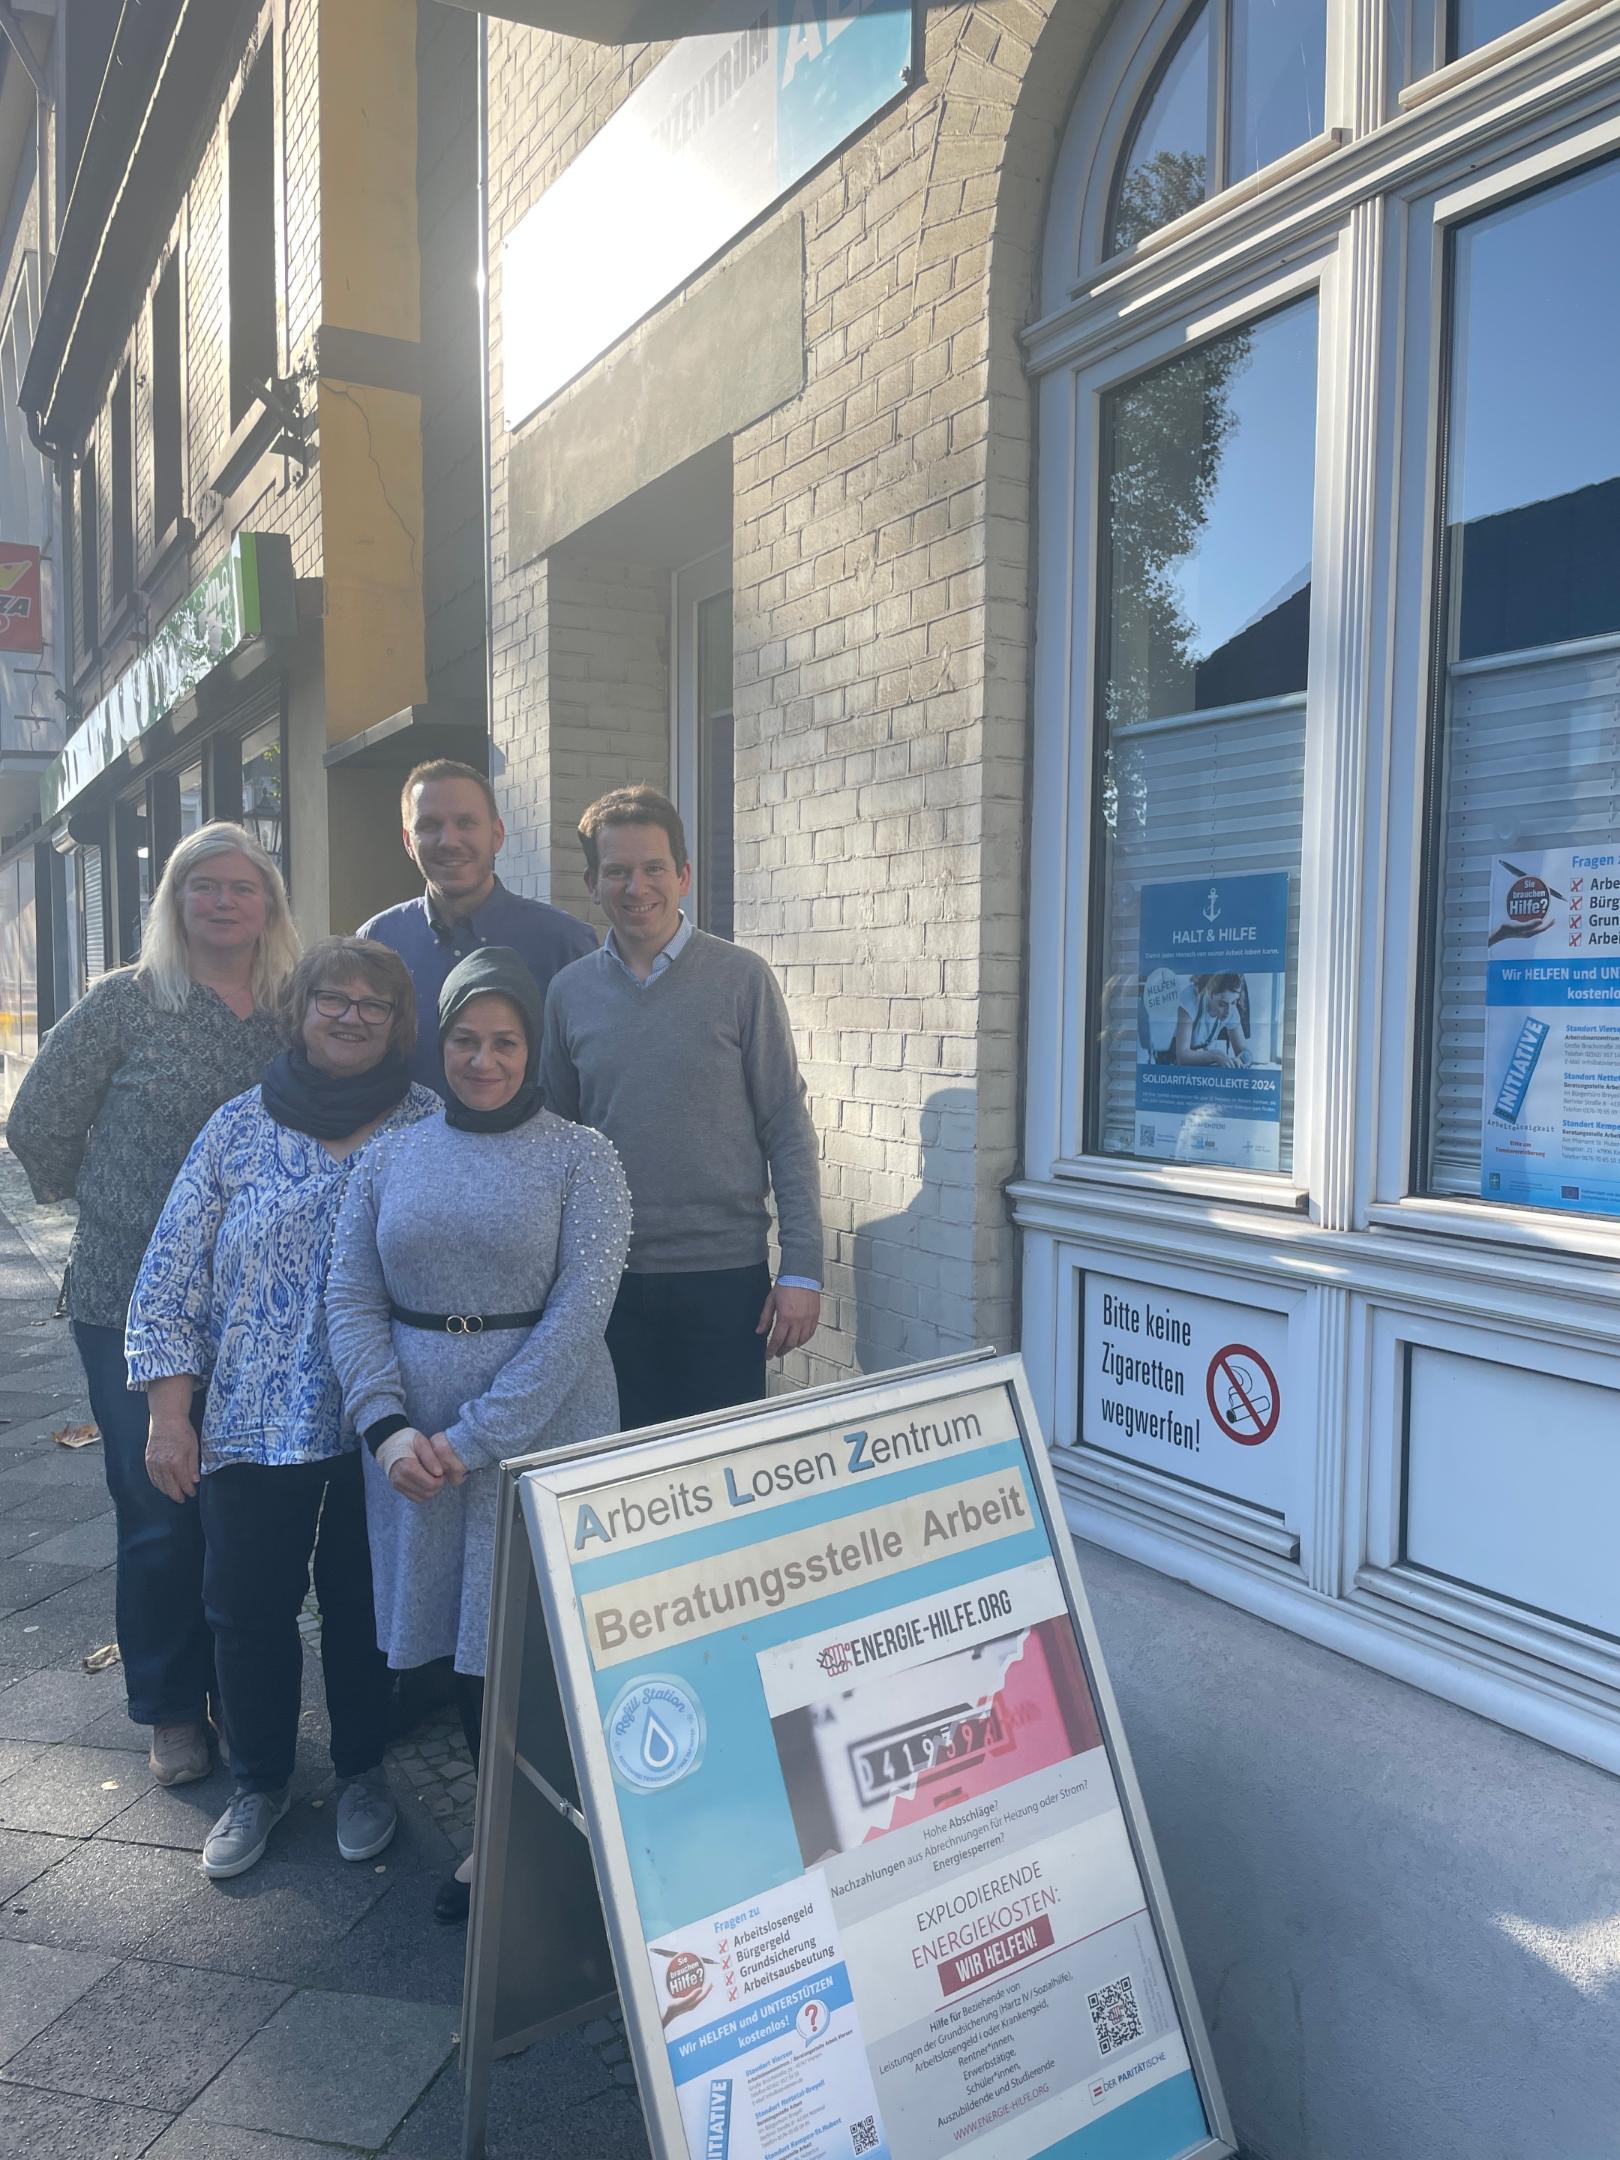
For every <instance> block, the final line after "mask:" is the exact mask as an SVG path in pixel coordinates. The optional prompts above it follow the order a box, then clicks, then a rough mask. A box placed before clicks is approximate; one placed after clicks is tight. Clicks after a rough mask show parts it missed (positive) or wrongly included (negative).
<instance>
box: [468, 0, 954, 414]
mask: <svg viewBox="0 0 1620 2160" xmlns="http://www.w3.org/2000/svg"><path fill="white" fill-rule="evenodd" d="M740 14H741V11H740V10H739V9H738V8H737V7H736V6H735V5H733V4H722V5H719V6H716V7H714V8H712V9H711V10H710V12H709V18H708V19H709V21H710V22H711V23H713V24H714V25H715V27H714V28H713V29H710V30H707V31H704V32H703V33H701V34H700V35H698V36H696V37H688V38H682V39H680V40H679V41H678V43H677V44H676V45H675V47H674V49H673V50H672V51H671V52H670V53H669V54H668V55H667V56H666V57H665V58H664V59H663V60H661V61H660V62H659V64H658V66H657V67H655V68H654V69H653V71H652V73H651V74H650V75H649V76H648V77H647V79H646V81H645V82H643V83H642V84H641V85H640V87H639V88H638V89H636V90H635V91H633V92H632V93H631V95H630V96H629V97H628V98H627V99H626V100H625V102H624V104H623V105H621V106H620V108H619V110H618V111H617V112H616V113H615V114H614V115H613V117H612V119H611V120H609V121H608V122H607V123H606V125H605V126H604V127H603V128H602V129H601V131H600V132H599V133H598V134H597V135H596V136H595V137H594V138H593V139H592V140H591V142H590V143H588V144H587V146H586V147H585V149H584V150H583V151H581V153H580V155H579V156H578V157H577V158H575V159H574V161H573V163H572V164H571V165H569V166H567V167H566V168H565V170H564V171H563V172H562V174H561V175H560V176H559V177H558V179H556V180H555V181H554V182H553V183H552V185H551V186H550V187H549V188H548V189H547V190H546V192H545V194H544V195H543V196H541V198H540V200H539V202H537V203H536V204H535V206H534V208H533V209H532V210H531V211H530V212H529V214H528V215H527V217H525V218H524V219H523V220H522V221H521V223H520V224H518V225H517V226H516V228H515V229H514V230H513V231H512V232H511V233H510V234H509V235H508V236H507V241H506V248H505V252H504V255H503V257H502V265H501V293H502V298H501V309H502V321H503V334H502V364H503V367H504V369H505V375H506V424H507V426H508V427H516V426H518V424H519V423H520V422H521V421H523V420H526V419H527V418H528V416H529V415H530V414H531V413H532V412H535V411H537V410H538V409H539V407H540V406H542V405H543V404H545V402H546V400H547V399H548V398H550V397H553V396H555V394H556V393H557V391H559V390H560V389H561V388H562V387H563V385H564V384H565V383H567V382H569V381H571V380H572V379H573V377H574V376H575V375H577V374H578V373H579V372H580V370H581V368H584V367H587V366H589V364H590V362H591V361H593V360H594V359H595V358H596V357H597V355H598V354H600V353H604V352H606V351H607V349H608V347H609V346H610V345H614V344H616V343H617V342H618V340H619V339H620V338H621V337H622V336H623V335H624V333H625V332H626V331H627V330H629V329H630V328H632V326H633V325H634V324H636V323H638V322H639V321H640V320H641V318H642V316H644V315H645V314H647V313H648V312H649V311H650V310H651V309H653V308H655V307H656V306H657V305H658V303H659V302H660V301H661V300H664V299H666V298H667V297H668V296H669V294H670V293H672V292H674V291H675V290H676V288H677V287H678V286H680V285H683V284H685V283H686V281H687V279H688V278H690V277H692V276H693V275H694V274H695V273H696V272H697V271H698V270H700V269H702V267H703V265H704V264H705V263H706V262H708V261H710V260H711V259H712V258H713V257H714V256H716V255H718V254H720V253H721V251H722V250H723V249H724V248H726V247H728V246H729V245H730V243H731V242H732V241H733V240H734V239H735V238H736V237H737V235H738V234H739V233H740V232H742V231H743V230H744V229H745V228H746V227H747V226H749V225H751V224H752V223H753V222H754V220H755V219H756V218H758V217H761V216H762V215H763V214H764V213H765V211H767V210H768V209H770V207H771V205H772V204H773V203H776V202H779V201H780V200H781V199H782V197H783V196H784V195H786V194H788V193H789V191H790V190H791V189H793V188H795V187H796V186H797V185H798V183H799V182H800V181H801V180H802V179H803V178H804V176H805V175H806V173H809V172H812V171H813V170H814V169H815V167H816V166H817V165H819V164H820V163H821V162H822V160H823V159H824V158H827V157H830V156H831V155H832V153H833V152H834V151H835V150H836V149H837V148H838V147H839V145H840V144H841V143H843V142H846V141H847V140H848V139H849V137H850V136H851V135H853V134H854V133H855V131H856V130H857V128H860V127H863V126H864V125H865V124H866V122H867V121H868V120H870V119H871V118H872V116H873V114H874V113H877V112H880V111H881V110H882V109H883V107H884V106H885V105H887V104H888V103H889V101H890V99H891V98H895V97H897V96H899V94H900V92H901V91H902V90H903V89H904V88H905V85H906V80H907V77H908V74H909V72H910V69H911V64H912V49H913V40H914V35H915V33H914V29H913V6H912V0H761V4H760V6H759V7H758V9H757V10H756V11H754V12H753V16H752V20H751V21H749V22H748V23H747V24H746V25H742V24H741V23H740Z"/></svg>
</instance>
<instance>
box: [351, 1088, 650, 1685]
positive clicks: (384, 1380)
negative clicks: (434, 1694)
mask: <svg viewBox="0 0 1620 2160" xmlns="http://www.w3.org/2000/svg"><path fill="white" fill-rule="evenodd" d="M629 1243H630V1194H629V1191H628V1189H627V1187H626V1185H625V1181H624V1173H623V1171H622V1170H621V1169H620V1168H619V1158H618V1156H617V1155H616V1154H615V1152H614V1150H613V1147H612V1145H611V1143H610V1142H608V1141H607V1140H605V1139H603V1137H602V1135H601V1134H600V1133H599V1132H594V1131H592V1130H591V1129H590V1128H589V1127H588V1126H581V1125H570V1124H566V1123H565V1122H564V1121H563V1120H562V1119H561V1118H557V1117H553V1116H552V1115H551V1113H550V1112H549V1111H546V1110H542V1111H541V1112H539V1114H538V1115H537V1116H535V1117H532V1118H530V1119H529V1120H528V1121H527V1123H525V1124H522V1125H519V1126H517V1127H515V1128H514V1129H513V1130H512V1131H510V1132H504V1133H478V1132H460V1131H456V1130H455V1129H453V1128H452V1127H451V1126H449V1125H447V1124H446V1122H445V1119H444V1115H443V1113H442V1112H441V1113H440V1114H439V1115H438V1116H437V1117H430V1118H427V1119H424V1120H423V1122H422V1123H421V1124H420V1125H414V1126H412V1127H411V1128H410V1130H409V1131H407V1132H403V1133H400V1134H398V1135H396V1136H393V1137H391V1138H390V1139H388V1140H387V1141H384V1142H382V1143H379V1144H374V1145H373V1146H372V1147H370V1148H368V1149H367V1150H366V1153H365V1155H364V1157H363V1158H362V1160H361V1162H360V1163H359V1164H358V1165H357V1166H356V1169H355V1172H354V1175H353V1178H352V1180H351V1182H350V1186H349V1192H348V1196H347V1198H346V1200H345V1202H344V1207H343V1212H342V1215H341V1216H340V1217H339V1220H338V1228H337V1236H336V1240H335V1243H334V1248H333V1254H332V1267H331V1273H330V1276H329V1278H328V1282H327V1294H326V1319H327V1331H328V1337H329V1340H330V1344H331V1352H332V1362H333V1364H334V1366H335V1367H336V1369H337V1375H338V1378H339V1380H340V1381H341V1382H342V1385H343V1399H344V1409H345V1411H346V1414H347V1416H348V1417H349V1419H350V1420H351V1421H352V1423H353V1424H354V1425H355V1427H356V1428H357V1429H358V1430H359V1431H361V1432H364V1431H365V1430H366V1428H367V1427H368V1426H370V1425H372V1424H374V1423H375V1422H376V1421H377V1420H378V1419H379V1418H384V1417H388V1416H390V1415H393V1414H401V1415H403V1416H405V1417H406V1418H408V1419H409V1420H410V1422H411V1424H413V1425H414V1426H415V1427H416V1428H417V1429H418V1430H419V1431H421V1432H425V1433H435V1432H442V1433H443V1434H444V1435H445V1436H446V1438H447V1439H448V1440H449V1442H450V1445H451V1446H452V1447H453V1448H454V1449H455V1451H456V1453H457V1454H458V1455H459V1456H460V1457H461V1459H462V1461H463V1462H464V1463H465V1464H466V1465H467V1468H468V1470H469V1472H470V1475H469V1476H468V1478H467V1479H466V1482H465V1483H464V1484H461V1485H459V1486H447V1487H446V1488H445V1489H444V1490H443V1491H442V1492H440V1493H439V1494H438V1495H437V1496H436V1497H435V1498H434V1499H432V1500H429V1501H426V1502H425V1503H421V1504H418V1503H417V1502H414V1501H411V1500H407V1499H405V1498H404V1497H403V1496H402V1495H401V1494H399V1493H397V1492H395V1491H394V1489H393V1487H392V1486H391V1485H390V1484H389V1482H388V1480H387V1478H386V1477H385V1476H384V1474H383V1473H382V1471H381V1470H380V1469H379V1468H378V1467H377V1464H376V1461H375V1460H374V1458H373V1457H372V1456H371V1454H370V1452H369V1451H366V1519H367V1524H368V1526H369V1530H370V1535H371V1562H372V1573H373V1577H374V1580H375V1583H376V1594H377V1640H378V1642H379V1643H380V1645H381V1646H382V1648H383V1650H384V1651H385V1652H386V1654H387V1657H388V1662H389V1664H390V1665H392V1666H394V1667H396V1668H400V1669H403V1668H405V1667H408V1666H412V1665H423V1664H426V1663H427V1662H428V1661H429V1660H430V1659H432V1658H438V1657H454V1659H455V1664H456V1670H457V1671H458V1672H464V1673H481V1672H482V1671H483V1670H484V1661H485V1654H486V1649H487V1641H488V1634H489V1599H490V1567H491V1561H492V1559H493V1556H494V1545H495V1502H496V1496H497V1477H498V1472H497V1469H496V1465H497V1464H499V1463H500V1462H502V1461H503V1460H504V1459H505V1458H506V1457H508V1456H512V1455H526V1454H530V1453H532V1452H534V1451H535V1450H536V1449H539V1448H548V1447H561V1446H565V1445H567V1444H568V1443H569V1442H571V1441H575V1440H590V1439H594V1438H596V1437H597V1436H598V1435H599V1434H602V1433H611V1432H616V1431H617V1430H618V1424H619V1398H618V1391H617V1389H616V1388H615V1386H614V1382H613V1366H612V1362H611V1361H610V1359H609V1357H608V1353H607V1347H606V1344H605V1343H604V1341H603V1331H604V1329H605V1328H606V1326H607V1321H608V1315H609V1313H610V1312H611V1311H612V1309H613V1299H614V1293H615V1292H616V1290H617V1288H618V1283H619V1276H620V1273H621V1272H622V1270H623V1267H624V1259H625V1254H626V1252H627V1251H628V1249H629ZM390 1300H392V1302H393V1303H394V1304H396V1305H401V1306H404V1307H405V1308H407V1309H408V1310H411V1311H416V1312H429V1313H480V1314H481V1313H498V1312H533V1311H539V1310H540V1309H541V1308H542V1307H543V1308H544V1312H543V1316H542V1318H541V1320H540V1322H539V1324H538V1325H537V1326H536V1327H534V1328H532V1329H530V1330H528V1331H525V1330H522V1329H502V1330H494V1329H492V1330H490V1331H489V1332H487V1333H485V1334H482V1335H471V1336H467V1335H448V1334H440V1333H436V1332H429V1331H427V1330H425V1329H421V1328H412V1327H406V1326H404V1325H402V1324H401V1323H399V1322H397V1321H394V1320H392V1319H391V1318H390V1317H389V1311H388V1307H389V1302H390Z"/></svg>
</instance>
